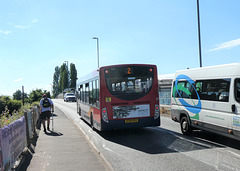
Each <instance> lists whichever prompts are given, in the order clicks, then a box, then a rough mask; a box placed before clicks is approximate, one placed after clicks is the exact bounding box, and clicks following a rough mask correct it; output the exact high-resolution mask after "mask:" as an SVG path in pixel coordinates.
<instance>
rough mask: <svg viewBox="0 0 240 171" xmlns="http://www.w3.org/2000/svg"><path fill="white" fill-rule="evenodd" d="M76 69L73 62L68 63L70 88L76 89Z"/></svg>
mask: <svg viewBox="0 0 240 171" xmlns="http://www.w3.org/2000/svg"><path fill="white" fill-rule="evenodd" d="M76 82H77V70H76V67H75V64H73V63H71V64H70V88H74V89H76Z"/></svg>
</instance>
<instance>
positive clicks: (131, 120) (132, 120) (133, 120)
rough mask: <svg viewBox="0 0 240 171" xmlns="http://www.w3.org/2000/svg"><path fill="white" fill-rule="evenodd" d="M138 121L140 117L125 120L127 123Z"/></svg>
mask: <svg viewBox="0 0 240 171" xmlns="http://www.w3.org/2000/svg"><path fill="white" fill-rule="evenodd" d="M135 122H138V119H127V120H125V123H135Z"/></svg>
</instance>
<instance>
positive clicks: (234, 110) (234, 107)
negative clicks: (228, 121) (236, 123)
mask: <svg viewBox="0 0 240 171" xmlns="http://www.w3.org/2000/svg"><path fill="white" fill-rule="evenodd" d="M232 112H233V113H235V112H236V106H235V104H233V105H232Z"/></svg>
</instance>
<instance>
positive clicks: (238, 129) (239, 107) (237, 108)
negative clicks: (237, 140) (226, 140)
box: [231, 78, 240, 136]
mask: <svg viewBox="0 0 240 171" xmlns="http://www.w3.org/2000/svg"><path fill="white" fill-rule="evenodd" d="M231 108H232V112H233V115H232V125H233V131H234V134H235V135H237V136H240V78H237V79H235V81H234V100H233V103H232V106H231Z"/></svg>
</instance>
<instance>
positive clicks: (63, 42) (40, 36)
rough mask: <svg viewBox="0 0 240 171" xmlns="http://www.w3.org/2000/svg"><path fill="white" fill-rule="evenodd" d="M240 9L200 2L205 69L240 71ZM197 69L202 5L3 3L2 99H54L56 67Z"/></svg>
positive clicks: (235, 3)
mask: <svg viewBox="0 0 240 171" xmlns="http://www.w3.org/2000/svg"><path fill="white" fill-rule="evenodd" d="M239 6H240V1H239V0H199V11H200V26H201V27H200V28H201V45H202V66H203V67H204V66H214V65H222V64H229V63H240V22H239V18H240V10H239ZM93 37H98V39H99V57H100V60H99V61H100V66H106V65H114V64H128V63H129V64H130V63H137V64H139V63H140V64H155V65H157V67H158V74H159V75H164V74H173V73H174V72H175V71H177V70H182V69H187V68H198V67H199V66H200V62H199V49H198V20H197V0H41V1H39V0H38V1H37V0H0V76H1V82H0V95H7V96H12V95H13V93H14V92H16V91H17V90H22V86H24V91H25V92H26V93H28V94H29V93H30V92H31V91H33V90H36V89H42V90H47V91H51V87H52V82H53V74H54V72H55V67H56V66H59V67H60V66H61V65H62V64H63V63H64V62H65V61H68V64H69V66H70V63H73V64H75V66H76V69H77V73H78V78H81V77H83V76H85V75H87V74H88V73H90V72H91V71H93V70H95V69H96V68H97V50H96V49H97V48H96V47H97V45H96V39H92V38H93Z"/></svg>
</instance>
